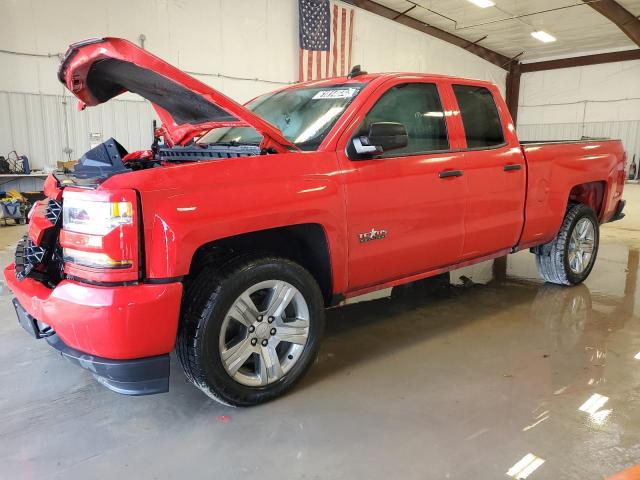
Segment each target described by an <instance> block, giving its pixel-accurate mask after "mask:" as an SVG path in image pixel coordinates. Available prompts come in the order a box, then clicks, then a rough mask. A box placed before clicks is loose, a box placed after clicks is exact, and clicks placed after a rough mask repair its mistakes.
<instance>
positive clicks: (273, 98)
mask: <svg viewBox="0 0 640 480" xmlns="http://www.w3.org/2000/svg"><path fill="white" fill-rule="evenodd" d="M363 86H364V84H363V83H348V84H340V85H332V86H328V87H309V88H293V89H288V90H282V91H279V92H275V93H267V94H265V95H262V96H260V97H258V98H256V99H254V100H252V101H251V102H249V103H248V104H247V105H246V107H247V108H248V109H249V110H251V111H253V112H254V113H256V114H257V115H259V116H260V117H262V118H263V119H265V120H266V121H267V122H269V123H271V124H272V125H274V126H275V127H277V128H278V129H279V130H280V131H281V132H282V134H283V135H284V137H285V138H286V139H287V140H289V141H290V142H291V143H294V144H296V145H297V146H298V147H300V148H301V149H302V150H315V149H317V148H318V146H320V143H322V140H324V138H325V137H326V136H327V134H328V133H329V130H331V127H333V125H334V124H335V122H336V121H337V120H338V118H339V117H340V115H342V112H344V110H345V109H346V108H347V106H348V105H349V104H350V103H351V101H352V100H353V99H354V98H355V97H356V96H357V95H358V93H360V90H362V87H363ZM261 140H262V136H261V135H260V134H259V133H258V132H257V131H256V130H254V129H253V128H251V127H231V128H218V129H215V130H211V131H210V132H208V133H207V134H205V135H204V136H202V137H201V138H200V139H199V140H198V143H199V144H212V143H240V144H254V145H257V144H259V143H260V141H261Z"/></svg>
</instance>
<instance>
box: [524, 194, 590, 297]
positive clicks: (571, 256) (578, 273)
mask: <svg viewBox="0 0 640 480" xmlns="http://www.w3.org/2000/svg"><path fill="white" fill-rule="evenodd" d="M599 241H600V233H599V225H598V219H597V218H596V215H595V213H594V211H593V210H592V209H591V208H589V207H588V206H586V205H583V204H574V205H572V206H570V207H569V209H568V210H567V213H566V215H565V217H564V221H563V222H562V226H561V227H560V231H559V232H558V235H557V236H556V238H555V239H554V240H553V241H551V242H549V243H547V244H545V245H541V246H540V247H537V249H536V263H537V265H538V271H539V272H540V275H541V276H542V278H543V279H544V280H545V281H547V282H551V283H557V284H560V285H576V284H578V283H581V282H583V281H584V280H585V279H586V278H587V277H588V276H589V274H590V273H591V270H592V269H593V265H594V263H595V261H596V256H597V255H598V245H599Z"/></svg>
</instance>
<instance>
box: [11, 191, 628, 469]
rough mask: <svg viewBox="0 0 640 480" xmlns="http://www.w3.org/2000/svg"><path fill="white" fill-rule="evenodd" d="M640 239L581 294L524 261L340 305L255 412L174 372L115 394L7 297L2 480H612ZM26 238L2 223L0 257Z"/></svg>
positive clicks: (611, 246) (615, 251)
mask: <svg viewBox="0 0 640 480" xmlns="http://www.w3.org/2000/svg"><path fill="white" fill-rule="evenodd" d="M638 192H640V189H639V190H638ZM632 194H633V195H637V197H638V203H640V195H638V193H637V192H636V193H633V192H632ZM625 221H626V219H625ZM632 221H635V220H634V219H632ZM620 225H621V228H622V227H624V228H627V229H630V228H633V229H635V228H637V227H636V226H635V225H634V224H633V223H632V222H631V221H630V222H629V223H627V224H623V223H622V222H620ZM625 225H627V226H625ZM607 228H609V227H608V226H607V227H605V229H607ZM616 228H617V227H616ZM628 231H629V230H627V233H626V234H625V235H627V236H625V237H623V238H621V240H616V238H615V235H610V234H609V233H607V235H606V239H605V240H603V243H602V245H601V250H600V253H599V259H598V262H597V263H596V268H595V269H594V271H593V273H592V275H591V276H590V278H589V279H588V281H587V282H586V283H585V284H584V285H580V286H577V287H573V288H565V287H558V286H554V285H545V284H543V283H542V282H541V281H540V280H539V278H538V276H537V273H536V271H535V262H534V259H533V256H531V255H530V254H529V253H528V252H521V253H518V254H516V255H513V256H510V257H509V258H508V259H507V260H505V259H499V260H497V261H495V262H486V263H483V264H480V265H477V266H474V267H470V268H466V269H463V270H460V271H455V272H452V273H451V275H450V276H442V277H438V278H436V279H431V280H428V281H423V282H417V283H415V284H411V285H407V286H403V287H398V288H395V289H393V290H392V291H386V292H383V293H382V294H378V296H377V297H378V298H376V296H374V295H372V296H368V297H367V298H366V299H365V300H366V301H360V302H357V303H352V304H349V305H346V306H344V307H340V308H335V309H332V310H330V311H328V312H327V317H328V327H327V335H326V339H325V342H324V345H323V347H322V349H321V352H320V355H319V358H318V361H317V363H316V364H315V365H314V366H313V368H312V370H311V371H310V373H309V375H308V376H307V377H306V378H305V379H304V381H303V382H302V383H301V384H300V385H299V386H298V387H297V388H296V389H295V390H294V391H293V392H292V393H291V394H290V395H288V396H286V397H285V398H283V399H281V400H279V401H276V402H273V403H271V404H268V405H265V406H261V407H257V408H251V409H230V408H226V407H222V406H220V405H218V404H216V403H214V402H212V401H211V400H209V399H208V398H207V397H205V396H204V395H202V394H201V393H200V392H199V391H197V390H195V389H194V388H192V387H191V386H190V385H189V384H188V383H187V382H186V381H185V380H184V377H183V375H182V373H181V371H180V367H179V365H177V363H175V362H174V363H173V364H172V377H171V391H170V392H169V393H168V394H164V395H156V396H151V397H139V398H131V397H124V396H119V395H116V394H113V393H111V392H108V391H107V390H105V389H104V388H103V387H101V386H100V385H98V384H97V383H96V382H95V381H94V380H93V379H92V378H91V376H90V375H89V374H88V373H87V372H85V371H82V370H80V369H78V368H76V367H75V366H73V365H71V364H68V363H66V362H64V361H63V360H62V359H61V358H60V357H59V356H58V355H56V354H55V353H54V352H52V351H51V349H50V348H48V346H47V345H45V344H43V343H42V342H37V341H35V340H32V339H30V338H29V337H27V336H26V335H25V334H24V332H23V331H22V330H21V329H20V328H19V327H18V326H17V324H16V322H15V318H14V312H13V311H12V308H11V305H10V295H9V293H8V292H7V291H6V289H3V290H2V294H1V295H0V314H1V315H0V318H1V319H2V321H1V322H0V362H1V364H2V365H3V368H2V369H0V446H1V447H2V448H0V465H2V471H3V473H2V475H0V476H2V477H3V478H10V479H22V478H38V479H44V478H65V479H66V478H72V479H73V478H116V477H122V478H162V479H164V478H205V477H206V478H240V477H241V478H249V479H250V478H260V479H261V480H265V479H271V478H278V479H282V478H312V479H313V478H374V479H375V478H398V477H402V478H407V479H413V478H415V479H418V478H420V479H424V478H449V479H485V478H486V479H497V478H531V479H554V480H556V479H565V478H568V479H596V478H597V479H601V478H606V477H609V476H612V475H614V474H615V473H616V472H619V471H622V470H624V469H627V468H630V467H632V466H633V465H634V464H635V463H640V401H639V400H640V388H639V387H640V315H639V313H638V312H639V311H640V287H639V286H638V275H639V273H640V272H639V269H640V266H639V251H638V249H637V248H636V246H635V244H634V243H633V242H627V238H628ZM635 231H637V230H635ZM6 232H13V233H6ZM20 235H21V227H14V228H12V229H9V230H4V229H0V246H2V247H4V245H7V244H13V243H14V242H15V240H17V238H18V237H19V236H20ZM10 256H11V248H10V247H7V248H6V249H4V250H2V254H1V258H0V260H1V261H2V262H3V264H4V263H6V262H7V261H9V259H10ZM360 300H362V299H360ZM631 472H632V471H631ZM625 475H627V476H624V477H622V476H621V477H616V478H620V479H622V478H627V479H628V478H633V477H631V476H629V475H633V473H627V474H625Z"/></svg>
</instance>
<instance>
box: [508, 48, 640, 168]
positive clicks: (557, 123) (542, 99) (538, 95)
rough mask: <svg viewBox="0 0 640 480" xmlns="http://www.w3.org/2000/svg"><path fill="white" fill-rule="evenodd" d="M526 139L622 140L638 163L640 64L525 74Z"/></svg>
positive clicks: (521, 129)
mask: <svg viewBox="0 0 640 480" xmlns="http://www.w3.org/2000/svg"><path fill="white" fill-rule="evenodd" d="M518 133H519V135H520V138H521V139H522V140H563V139H570V140H577V139H580V138H581V137H583V136H587V137H608V138H619V139H621V140H622V142H623V143H624V147H625V150H626V152H627V158H628V161H629V162H630V161H631V159H632V158H633V156H634V154H635V156H636V164H637V163H638V162H639V161H640V61H638V60H634V61H629V62H615V63H606V64H601V65H589V66H585V67H574V68H563V69H558V70H549V71H542V72H532V73H525V74H523V75H522V80H521V84H520V105H519V108H518Z"/></svg>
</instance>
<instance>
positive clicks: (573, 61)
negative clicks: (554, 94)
mask: <svg viewBox="0 0 640 480" xmlns="http://www.w3.org/2000/svg"><path fill="white" fill-rule="evenodd" d="M629 60H640V49H635V50H624V51H622V52H609V53H598V54H595V55H584V56H582V57H570V58H561V59H558V60H547V61H544V62H532V63H523V64H522V65H521V67H520V71H521V72H522V73H528V72H539V71H541V70H555V69H557V68H570V67H583V66H585V65H598V64H599V63H612V62H626V61H629Z"/></svg>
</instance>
